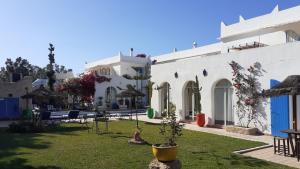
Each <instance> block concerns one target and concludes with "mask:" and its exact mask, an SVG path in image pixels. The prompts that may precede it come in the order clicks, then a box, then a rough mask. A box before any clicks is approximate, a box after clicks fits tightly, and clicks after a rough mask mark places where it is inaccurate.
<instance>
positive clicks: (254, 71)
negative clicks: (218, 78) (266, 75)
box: [229, 61, 264, 128]
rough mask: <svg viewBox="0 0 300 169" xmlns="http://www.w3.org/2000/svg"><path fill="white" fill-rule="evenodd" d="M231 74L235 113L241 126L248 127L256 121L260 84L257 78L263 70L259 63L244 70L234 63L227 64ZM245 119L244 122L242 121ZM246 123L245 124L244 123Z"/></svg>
mask: <svg viewBox="0 0 300 169" xmlns="http://www.w3.org/2000/svg"><path fill="white" fill-rule="evenodd" d="M229 65H230V66H231V68H232V70H233V72H232V75H233V78H232V80H233V86H234V88H235V95H236V97H237V101H236V113H237V116H238V118H239V123H240V125H241V126H244V127H247V128H248V127H249V125H250V123H251V122H252V121H257V120H258V117H259V113H258V111H257V108H258V105H259V99H260V96H259V93H260V89H261V87H260V83H259V79H258V78H259V77H260V76H262V75H263V73H262V72H263V71H264V70H263V69H262V68H261V64H260V63H259V62H255V63H254V64H253V65H252V66H250V67H249V68H248V69H247V72H246V73H244V72H245V69H244V68H243V67H242V66H241V65H240V64H238V63H237V62H235V61H232V62H230V63H229ZM244 119H246V120H244ZM245 121H246V122H245Z"/></svg>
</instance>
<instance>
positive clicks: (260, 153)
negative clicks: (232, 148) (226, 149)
mask: <svg viewBox="0 0 300 169" xmlns="http://www.w3.org/2000/svg"><path fill="white" fill-rule="evenodd" d="M242 155H245V156H249V157H253V158H258V159H262V160H265V161H270V162H273V163H278V164H282V165H286V166H290V167H294V168H300V162H298V161H297V158H294V157H285V156H283V155H279V154H274V149H273V147H269V148H264V149H260V150H255V151H250V152H247V153H243V154H242Z"/></svg>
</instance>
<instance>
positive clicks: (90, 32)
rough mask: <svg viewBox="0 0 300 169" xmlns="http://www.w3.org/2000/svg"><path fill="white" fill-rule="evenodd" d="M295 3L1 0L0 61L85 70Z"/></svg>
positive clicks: (206, 36)
mask: <svg viewBox="0 0 300 169" xmlns="http://www.w3.org/2000/svg"><path fill="white" fill-rule="evenodd" d="M276 4H279V7H280V9H286V8H290V7H293V6H297V5H300V1H299V0H126V1H125V0H95V1H93V0H18V1H17V0H0V66H4V62H5V60H6V58H13V59H14V58H16V57H18V56H21V57H23V58H27V59H28V60H29V61H30V62H31V63H32V64H36V65H39V66H45V65H46V64H47V63H48V50H47V48H48V43H49V42H52V43H53V44H54V45H55V47H56V51H55V53H56V63H58V64H63V65H66V66H67V67H68V68H72V69H73V70H74V71H75V72H76V73H80V72H82V71H83V70H84V64H85V62H91V61H95V60H97V59H101V58H105V57H111V56H115V55H116V54H117V53H118V52H119V51H122V52H123V53H124V54H128V53H129V48H131V47H132V48H134V52H135V53H146V54H149V55H151V56H155V55H160V54H164V53H168V52H171V51H172V49H173V48H174V47H176V48H177V49H178V50H183V49H188V48H191V46H192V42H193V41H196V42H197V43H198V45H204V44H210V43H214V42H217V38H218V37H219V34H220V22H221V21H224V22H225V23H226V24H232V23H235V22H238V16H239V15H242V16H243V17H244V18H245V19H248V18H252V17H255V16H259V15H263V14H267V13H269V12H271V11H272V9H273V8H274V7H275V5H276Z"/></svg>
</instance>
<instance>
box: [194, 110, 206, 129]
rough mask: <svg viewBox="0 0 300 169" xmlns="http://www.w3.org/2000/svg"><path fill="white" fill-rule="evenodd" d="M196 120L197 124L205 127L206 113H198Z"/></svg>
mask: <svg viewBox="0 0 300 169" xmlns="http://www.w3.org/2000/svg"><path fill="white" fill-rule="evenodd" d="M196 122H197V125H198V126H200V127H203V126H204V124H205V114H203V113H198V114H197V115H196Z"/></svg>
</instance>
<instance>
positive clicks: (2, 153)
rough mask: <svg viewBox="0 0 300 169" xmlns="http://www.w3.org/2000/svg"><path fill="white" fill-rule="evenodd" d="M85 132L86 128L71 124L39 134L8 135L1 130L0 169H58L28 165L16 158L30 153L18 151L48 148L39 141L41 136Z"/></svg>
mask: <svg viewBox="0 0 300 169" xmlns="http://www.w3.org/2000/svg"><path fill="white" fill-rule="evenodd" d="M87 130H88V127H82V126H79V125H73V124H71V125H69V124H67V125H66V124H63V125H59V126H51V127H49V128H47V129H46V130H45V131H43V132H41V133H10V132H9V131H7V130H3V129H2V130H1V131H0V138H1V139H0V169H23V168H24V169H59V167H57V166H39V167H33V166H30V165H28V164H27V159H25V158H20V157H18V156H20V155H24V154H30V153H26V152H20V149H23V148H25V149H32V150H39V149H47V148H49V147H50V144H51V143H50V142H48V141H43V140H41V137H42V136H43V134H55V135H57V134H59V135H60V134H62V135H77V134H76V131H87ZM74 132H75V133H74ZM78 135H79V134H78ZM49 137H51V135H50V136H49Z"/></svg>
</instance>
